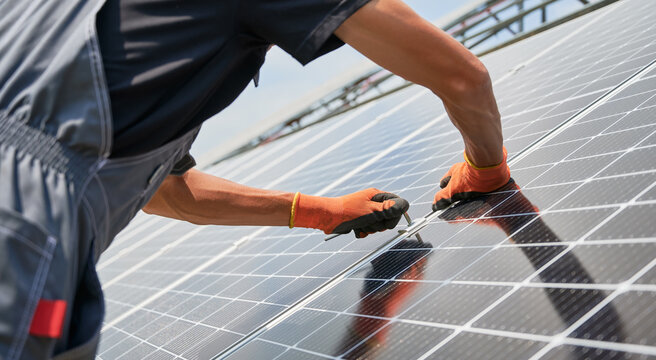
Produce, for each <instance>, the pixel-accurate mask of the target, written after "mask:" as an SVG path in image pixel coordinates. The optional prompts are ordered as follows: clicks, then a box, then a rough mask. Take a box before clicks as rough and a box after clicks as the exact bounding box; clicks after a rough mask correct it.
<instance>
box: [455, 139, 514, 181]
mask: <svg viewBox="0 0 656 360" xmlns="http://www.w3.org/2000/svg"><path fill="white" fill-rule="evenodd" d="M507 157H508V152H507V151H506V147H505V146H504V147H503V161H501V163H500V164H497V165H494V166H487V167H477V166H476V165H474V164H473V163H472V162H471V161H470V160H469V159H468V158H467V153H465V161H466V163H467V167H468V168H469V171H468V177H469V179H470V180H471V181H472V182H473V183H476V184H477V185H478V186H477V187H479V188H480V189H477V191H480V192H490V191H494V190H497V189H498V188H500V187H502V186H504V185H505V184H507V183H508V181H509V180H510V168H508V164H507V163H506V159H507Z"/></svg>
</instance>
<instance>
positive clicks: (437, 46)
mask: <svg viewBox="0 0 656 360" xmlns="http://www.w3.org/2000/svg"><path fill="white" fill-rule="evenodd" d="M335 35H337V36H338V37H339V38H341V39H342V40H343V41H345V42H346V43H348V44H349V45H351V46H353V47H354V48H355V49H356V50H358V51H360V52H361V53H362V54H364V55H365V56H367V57H368V58H369V59H371V60H373V61H375V62H376V63H378V64H379V65H381V66H383V67H384V68H386V69H388V70H390V71H392V72H393V73H395V74H397V75H400V76H402V77H404V78H405V79H407V80H410V81H412V82H415V83H417V84H420V85H423V86H425V87H427V88H429V89H430V90H431V91H433V92H434V93H435V94H436V95H437V96H439V97H440V98H441V99H442V100H443V102H444V105H445V107H446V109H447V111H448V113H449V117H450V118H451V120H452V121H453V123H454V124H455V126H456V127H457V128H458V130H460V132H461V133H462V136H463V139H464V141H465V146H466V151H467V155H468V157H469V158H470V160H471V161H472V162H473V163H474V164H476V165H478V166H481V167H485V166H490V165H496V164H499V163H500V162H501V161H502V160H503V153H502V146H503V139H502V135H501V124H500V118H499V111H498V109H497V104H496V101H495V99H494V94H493V92H492V84H491V81H490V77H489V75H488V73H487V70H486V69H485V67H484V66H483V64H482V63H481V62H480V60H478V58H477V57H476V56H475V55H474V54H472V53H471V52H470V51H469V50H467V48H465V47H464V46H463V45H462V44H460V43H459V42H458V41H456V40H455V39H453V38H452V37H451V36H449V35H448V34H446V33H445V32H443V31H441V30H440V29H438V28H437V27H435V26H434V25H433V24H431V23H430V22H428V21H426V20H424V19H422V18H421V17H420V16H419V15H417V14H416V13H415V12H414V11H412V9H410V8H409V7H408V6H407V5H405V4H404V3H403V2H402V1H399V0H374V1H372V2H370V3H369V4H367V5H365V6H363V7H362V9H360V10H359V11H358V12H356V13H355V14H354V15H353V16H351V17H350V18H349V19H348V20H346V21H345V22H344V23H343V24H342V26H340V28H338V29H337V31H336V32H335Z"/></svg>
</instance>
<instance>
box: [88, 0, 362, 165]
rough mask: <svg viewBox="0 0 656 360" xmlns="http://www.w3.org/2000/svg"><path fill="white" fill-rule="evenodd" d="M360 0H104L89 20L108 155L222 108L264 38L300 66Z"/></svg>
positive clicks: (159, 139) (324, 48)
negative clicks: (93, 27)
mask: <svg viewBox="0 0 656 360" xmlns="http://www.w3.org/2000/svg"><path fill="white" fill-rule="evenodd" d="M368 1H369V0H236V1H234V0H233V1H206V0H185V1H177V0H168V1H166V0H107V2H106V4H105V5H104V7H103V8H102V9H101V11H100V12H99V14H98V17H97V26H98V39H99V42H100V49H101V52H102V57H103V62H104V66H105V74H106V76H107V82H108V86H109V93H110V98H111V104H112V115H113V119H114V120H113V125H114V143H113V147H112V157H123V156H130V155H136V154H140V153H144V152H147V151H149V150H153V149H156V148H157V147H159V146H161V145H163V144H165V143H167V142H169V141H171V140H173V139H175V138H177V137H178V136H180V135H182V134H184V133H186V132H187V131H189V130H191V129H193V128H195V127H196V126H198V125H199V124H201V123H202V122H203V121H205V120H206V119H208V118H209V117H211V116H213V115H214V114H216V113H218V112H220V111H221V110H223V109H224V108H225V107H226V106H228V105H229V104H230V103H232V101H233V100H234V99H235V98H236V97H237V96H238V95H239V94H240V93H241V92H242V91H243V89H244V88H245V87H246V85H248V83H249V82H250V81H251V79H252V78H253V77H254V76H255V75H256V74H257V72H258V70H259V68H260V66H262V64H263V62H264V56H265V54H266V51H267V48H268V47H269V45H271V44H274V45H277V46H279V47H281V48H282V49H283V50H285V51H286V52H288V53H289V54H291V55H292V56H293V57H294V58H296V59H297V60H298V61H299V62H300V63H301V64H306V63H308V62H310V61H312V60H313V59H315V58H317V57H319V56H321V55H323V54H325V53H327V52H329V51H332V50H334V49H336V48H337V47H339V46H341V45H342V44H343V43H342V42H341V41H340V40H339V39H338V38H336V37H335V36H334V35H333V32H334V31H335V30H336V29H337V27H339V25H341V24H342V22H344V20H346V19H347V18H348V17H349V16H351V15H352V14H353V13H354V12H355V11H356V10H358V9H359V8H360V7H362V6H363V5H364V4H366V3H367V2H368ZM183 160H184V159H183ZM187 161H188V159H187ZM188 163H193V162H188ZM176 168H178V167H176ZM178 171H180V169H179V168H178Z"/></svg>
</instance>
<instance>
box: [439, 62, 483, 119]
mask: <svg viewBox="0 0 656 360" xmlns="http://www.w3.org/2000/svg"><path fill="white" fill-rule="evenodd" d="M433 92H435V93H436V94H437V95H438V96H440V97H442V98H443V99H444V100H446V101H448V102H449V103H451V104H452V105H455V106H458V107H462V108H468V107H472V106H480V104H481V103H483V102H485V99H488V98H490V97H491V95H492V81H491V80H490V74H489V73H488V71H487V69H486V68H485V66H484V65H483V63H481V62H480V61H478V60H477V61H472V62H470V63H468V64H467V65H466V66H463V67H462V68H461V69H460V71H457V72H454V73H453V74H452V76H451V78H450V79H448V81H447V85H446V88H445V89H440V90H437V91H436V90H434V91H433ZM477 104H478V105H477Z"/></svg>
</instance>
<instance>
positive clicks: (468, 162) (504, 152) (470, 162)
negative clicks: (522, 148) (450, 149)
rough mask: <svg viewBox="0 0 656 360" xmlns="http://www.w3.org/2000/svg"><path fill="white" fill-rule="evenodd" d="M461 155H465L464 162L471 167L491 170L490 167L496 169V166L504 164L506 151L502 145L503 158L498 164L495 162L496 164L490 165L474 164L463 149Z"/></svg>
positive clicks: (506, 155)
mask: <svg viewBox="0 0 656 360" xmlns="http://www.w3.org/2000/svg"><path fill="white" fill-rule="evenodd" d="M463 155H464V157H465V162H466V163H467V165H469V166H470V167H471V168H472V169H474V170H492V169H496V168H498V167H501V166H503V165H504V164H506V158H507V157H508V151H506V147H505V146H504V147H503V160H501V162H500V163H498V164H496V165H491V166H476V165H475V164H474V163H473V162H472V161H471V160H469V158H468V157H467V151H464V152H463Z"/></svg>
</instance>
